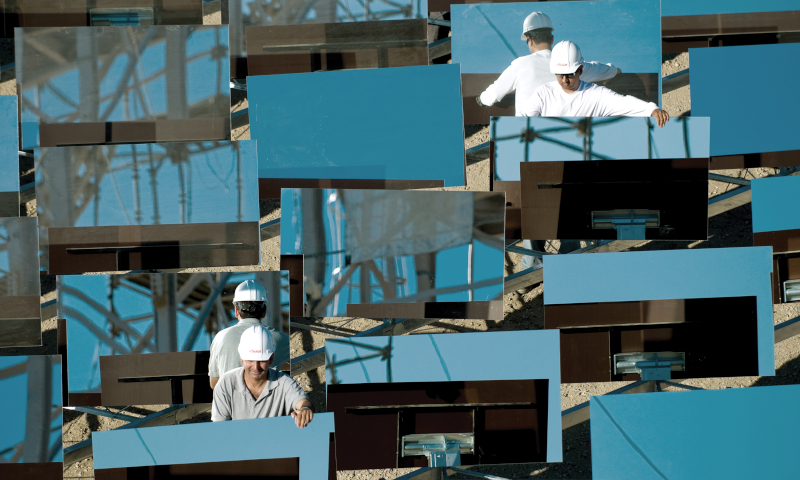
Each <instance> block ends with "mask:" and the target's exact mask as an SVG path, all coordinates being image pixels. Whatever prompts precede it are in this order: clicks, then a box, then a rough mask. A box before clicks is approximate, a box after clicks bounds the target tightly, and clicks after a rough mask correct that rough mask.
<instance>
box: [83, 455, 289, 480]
mask: <svg viewBox="0 0 800 480" xmlns="http://www.w3.org/2000/svg"><path fill="white" fill-rule="evenodd" d="M94 475H95V476H94V478H95V479H96V480H120V479H122V478H125V479H133V478H148V479H152V480H168V479H180V480H189V479H204V480H212V479H215V478H219V479H222V478H231V477H234V478H240V477H244V478H247V479H259V480H260V479H263V480H299V478H300V459H299V458H297V457H295V458H274V459H268V460H240V461H236V462H203V463H185V464H173V465H149V466H142V467H127V468H125V467H120V468H103V469H95V471H94Z"/></svg>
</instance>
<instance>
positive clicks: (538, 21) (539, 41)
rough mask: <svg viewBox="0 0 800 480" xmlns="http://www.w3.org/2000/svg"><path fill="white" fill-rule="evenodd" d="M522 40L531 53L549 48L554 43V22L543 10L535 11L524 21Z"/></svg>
mask: <svg viewBox="0 0 800 480" xmlns="http://www.w3.org/2000/svg"><path fill="white" fill-rule="evenodd" d="M521 39H522V40H524V41H525V42H527V43H528V49H529V50H530V51H531V53H535V52H538V51H539V50H547V49H549V48H550V47H551V46H552V45H553V23H552V22H551V21H550V17H548V16H547V15H545V14H544V13H542V12H533V13H531V14H530V15H528V16H527V17H526V18H525V21H524V22H523V23H522V37H521Z"/></svg>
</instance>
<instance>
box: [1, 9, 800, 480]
mask: <svg viewBox="0 0 800 480" xmlns="http://www.w3.org/2000/svg"><path fill="white" fill-rule="evenodd" d="M204 23H206V24H218V23H219V14H216V15H210V16H208V17H207V18H206V20H205V22H204ZM9 52H13V43H12V44H11V45H9V44H8V43H7V42H6V43H5V44H0V56H3V55H5V56H7V55H9V54H10V53H9ZM688 63H689V58H688V54H680V55H677V56H674V55H672V56H665V57H664V62H663V66H662V75H664V76H666V75H669V74H672V73H675V72H677V71H680V70H683V69H686V68H688V66H689V65H688ZM15 93H16V91H15V79H14V71H13V69H11V70H7V71H5V72H3V75H2V77H1V78H0V94H5V95H8V94H15ZM244 108H247V99H246V98H245V96H244V95H243V94H241V93H240V92H234V94H233V96H232V108H231V110H232V111H238V110H241V109H244ZM663 108H664V109H665V110H666V111H667V112H669V113H670V115H671V116H681V115H689V113H690V112H691V101H690V95H689V86H686V87H682V88H680V89H678V90H675V91H673V92H670V93H667V94H665V95H664V96H663ZM232 138H233V139H234V140H246V139H249V138H250V131H249V126H248V125H246V126H244V127H240V128H238V129H235V130H234V131H233V132H232ZM488 140H489V128H488V127H478V126H466V127H465V148H470V147H472V146H475V145H478V144H481V143H484V142H486V141H488ZM20 171H21V175H22V177H23V183H24V182H27V181H30V180H29V179H28V177H31V176H32V175H33V165H32V164H31V163H30V162H26V161H25V160H24V159H23V160H22V161H21V165H20ZM717 173H721V174H723V175H729V176H737V177H742V178H758V177H763V176H766V175H771V174H774V173H775V171H774V169H761V168H760V169H750V170H723V171H719V172H717ZM488 184H489V164H488V160H487V161H483V162H480V163H477V164H475V165H470V166H468V167H467V186H466V187H455V188H447V189H446V190H473V191H478V190H487V189H488ZM731 188H733V187H732V186H731V185H729V184H726V183H721V182H716V181H711V182H709V198H710V197H712V196H716V195H719V194H721V193H724V192H725V191H727V190H729V189H731ZM260 212H261V221H262V222H265V221H268V220H273V219H276V218H279V217H280V204H279V202H278V201H277V200H262V201H261V202H260ZM23 214H27V215H29V216H35V215H36V205H35V200H33V201H31V202H28V203H27V204H26V205H25V206H24V208H23ZM750 221H751V220H750V206H749V205H745V206H743V207H740V208H737V209H735V210H732V211H729V212H726V213H725V214H722V215H718V216H716V217H712V218H711V219H710V220H709V239H708V240H706V241H700V242H643V243H642V244H640V245H637V246H636V247H634V248H632V249H631V250H654V249H675V248H709V247H714V248H718V247H733V246H747V245H752V233H751V227H750ZM557 244H558V242H553V246H557ZM279 247H280V245H279V229H278V228H274V229H270V230H267V231H264V232H262V242H261V260H262V264H261V265H260V266H242V267H226V268H215V269H203V270H204V271H209V270H210V271H252V270H278V269H279V257H280V255H279V254H280V249H279ZM520 259H521V256H520V255H517V254H513V253H508V254H506V269H505V273H506V274H511V273H514V272H515V271H518V270H519V261H520ZM182 271H197V269H189V270H182ZM542 291H543V287H542V286H541V285H539V286H537V287H536V288H533V289H532V290H531V291H529V292H527V293H526V294H524V295H520V294H517V293H510V294H507V295H505V296H504V312H505V318H504V319H503V320H502V321H499V322H498V321H484V320H440V321H437V322H435V323H433V324H431V325H429V326H427V327H424V328H421V329H419V330H417V331H416V332H415V334H423V333H454V332H471V331H500V330H531V329H533V330H537V329H541V328H543V322H544V308H543V301H542ZM42 292H43V295H42V301H48V300H50V299H52V298H55V279H54V277H53V276H42ZM774 313H775V323H776V324H778V323H780V322H783V321H786V320H789V319H792V318H795V317H797V316H800V305H798V304H795V305H776V306H774ZM314 320H315V321H318V322H321V323H323V324H325V325H327V326H330V327H332V328H336V327H338V328H339V329H340V330H341V331H343V332H345V333H354V332H358V331H363V330H365V329H368V328H371V327H374V326H376V325H378V324H379V322H378V321H375V320H370V319H342V318H323V319H314ZM309 321H311V319H309ZM42 332H43V346H42V347H37V348H26V349H9V353H12V354H25V355H31V354H54V353H55V345H56V338H55V319H46V320H45V321H43V323H42ZM331 336H332V335H328V334H323V333H317V332H309V331H305V330H299V329H296V330H295V331H293V332H292V334H291V354H292V357H296V356H298V355H302V354H303V353H305V352H309V351H311V350H314V349H317V348H321V347H323V346H324V340H325V338H329V337H331ZM799 352H800V336H798V337H794V338H791V339H789V340H786V341H783V342H781V343H779V344H777V345H776V347H775V368H776V371H777V374H776V376H775V377H735V378H712V379H694V380H687V381H684V382H683V383H686V384H688V385H693V386H697V387H701V388H705V389H721V388H743V387H748V386H756V385H785V384H797V383H800V358H798V353H799ZM296 379H297V381H298V382H299V383H300V385H301V386H302V387H303V389H304V390H305V391H306V392H308V393H309V396H310V398H311V400H312V401H313V402H314V404H315V405H316V407H317V410H318V411H325V395H324V392H325V388H324V387H325V370H324V367H320V368H317V369H316V370H313V371H310V372H308V373H306V374H303V375H299V376H297V377H296ZM623 385H626V382H612V383H582V384H564V385H562V386H561V408H562V410H564V409H568V408H571V407H573V406H576V405H579V404H581V403H584V402H587V401H588V400H589V398H590V397H591V396H593V395H602V394H604V393H607V392H609V391H612V390H614V389H617V388H620V387H621V386H623ZM166 407H167V405H156V406H153V405H149V406H133V407H129V408H128V409H126V411H125V413H126V414H128V415H133V416H137V417H143V416H146V415H148V414H150V413H153V412H156V411H159V410H163V409H164V408H166ZM198 421H210V418H209V415H208V414H207V413H206V414H203V415H199V416H198V417H196V418H194V419H192V420H189V421H187V422H198ZM125 423H126V422H124V421H120V420H114V419H110V418H106V417H100V416H95V415H88V414H82V413H77V412H74V411H70V410H65V411H64V427H63V438H64V446H65V447H67V446H70V445H73V444H75V443H77V442H80V441H83V440H85V439H87V438H89V437H90V435H91V432H92V431H101V430H110V429H113V428H117V427H119V426H121V425H124V424H125ZM563 445H564V462H563V463H559V464H544V463H542V464H520V465H501V466H483V467H475V468H474V470H475V471H481V472H484V473H491V474H494V475H498V476H501V477H505V478H591V445H590V436H589V423H588V422H583V423H581V424H579V425H576V426H575V427H572V428H569V429H567V430H565V431H564V436H563ZM410 471H413V469H389V470H360V471H343V472H338V474H337V478H339V479H340V480H345V479H347V480H351V479H353V480H356V479H357V480H381V479H383V480H392V479H394V478H397V477H399V476H402V475H404V474H406V473H408V472H410ZM93 476H94V471H93V465H92V459H91V458H89V459H86V460H83V461H81V462H79V463H77V464H75V465H72V466H70V467H68V468H65V470H64V478H82V479H85V478H93ZM451 478H460V477H451ZM464 478H469V477H464Z"/></svg>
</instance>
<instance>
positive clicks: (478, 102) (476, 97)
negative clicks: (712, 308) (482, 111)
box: [475, 95, 489, 107]
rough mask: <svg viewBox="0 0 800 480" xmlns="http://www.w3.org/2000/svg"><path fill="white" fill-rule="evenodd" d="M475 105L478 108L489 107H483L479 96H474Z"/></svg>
mask: <svg viewBox="0 0 800 480" xmlns="http://www.w3.org/2000/svg"><path fill="white" fill-rule="evenodd" d="M475 103H477V104H478V106H479V107H488V106H489V105H484V104H483V102H481V96H480V95H476V96H475Z"/></svg>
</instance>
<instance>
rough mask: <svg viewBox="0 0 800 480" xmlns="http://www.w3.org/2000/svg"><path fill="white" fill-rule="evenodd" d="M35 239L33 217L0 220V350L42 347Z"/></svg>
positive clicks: (34, 220) (34, 219) (35, 229)
mask: <svg viewBox="0 0 800 480" xmlns="http://www.w3.org/2000/svg"><path fill="white" fill-rule="evenodd" d="M37 236H38V232H37V219H36V217H15V218H0V306H2V308H0V347H27V346H35V345H41V344H42V321H41V310H40V308H41V307H40V297H39V295H40V286H39V285H40V284H39V256H38V254H39V250H38V248H37ZM0 354H2V351H1V350H0Z"/></svg>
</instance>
